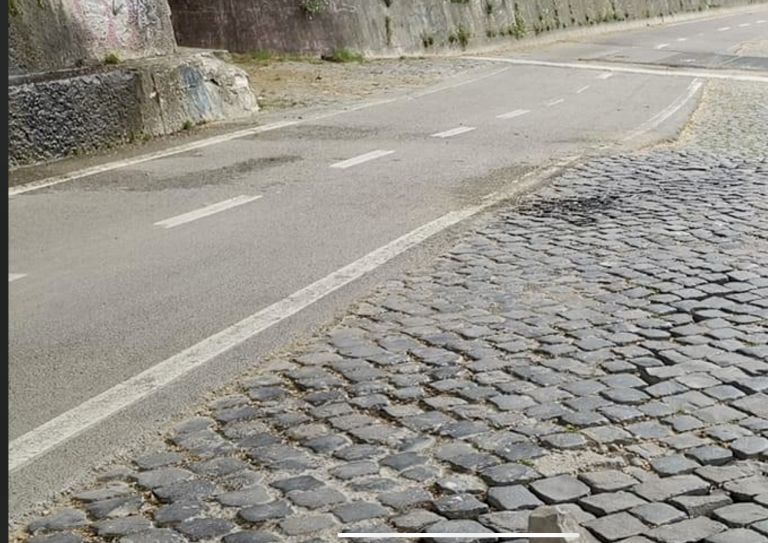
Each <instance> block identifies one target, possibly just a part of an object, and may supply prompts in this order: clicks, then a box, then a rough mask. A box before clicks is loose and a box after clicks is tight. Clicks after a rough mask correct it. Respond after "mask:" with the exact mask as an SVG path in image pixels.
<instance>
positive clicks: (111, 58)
mask: <svg viewBox="0 0 768 543" xmlns="http://www.w3.org/2000/svg"><path fill="white" fill-rule="evenodd" d="M122 62H123V60H122V59H121V58H120V57H119V56H117V54H115V53H109V54H108V55H107V56H106V57H104V64H110V65H115V64H120V63H122Z"/></svg>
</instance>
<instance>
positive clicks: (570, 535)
mask: <svg viewBox="0 0 768 543" xmlns="http://www.w3.org/2000/svg"><path fill="white" fill-rule="evenodd" d="M337 535H338V537H339V538H341V539H424V538H430V539H511V538H514V539H549V538H560V539H579V537H580V535H579V534H577V533H574V532H547V533H537V534H534V533H526V532H520V533H516V532H500V533H490V534H489V533H486V532H479V533H473V532H467V533H457V534H443V533H405V532H392V533H377V532H371V533H364V532H360V533H340V534H337Z"/></svg>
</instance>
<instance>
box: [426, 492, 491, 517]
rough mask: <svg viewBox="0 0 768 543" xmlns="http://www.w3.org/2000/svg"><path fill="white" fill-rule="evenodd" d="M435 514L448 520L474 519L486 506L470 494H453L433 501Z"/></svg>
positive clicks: (486, 509) (485, 510)
mask: <svg viewBox="0 0 768 543" xmlns="http://www.w3.org/2000/svg"><path fill="white" fill-rule="evenodd" d="M434 508H435V512H436V513H437V514H439V515H441V516H443V517H445V518H448V519H476V518H477V517H479V516H480V515H482V514H484V513H487V512H488V505H487V504H485V503H483V502H481V501H480V500H478V499H477V498H476V497H474V496H473V495H471V494H454V495H451V496H444V497H442V498H440V499H438V500H435V501H434Z"/></svg>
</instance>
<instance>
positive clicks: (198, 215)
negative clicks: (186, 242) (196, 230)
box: [155, 195, 261, 228]
mask: <svg viewBox="0 0 768 543" xmlns="http://www.w3.org/2000/svg"><path fill="white" fill-rule="evenodd" d="M259 198H261V195H259V196H244V195H241V196H235V197H234V198H230V199H229V200H224V201H223V202H218V203H216V204H211V205H209V206H206V207H201V208H200V209H196V210H194V211H190V212H189V213H183V214H181V215H176V216H175V217H171V218H170V219H165V220H162V221H158V222H156V223H155V226H162V227H163V228H174V227H176V226H180V225H182V224H186V223H188V222H192V221H196V220H197V219H202V218H203V217H208V216H210V215H215V214H216V213H221V212H222V211H226V210H227V209H232V208H233V207H237V206H241V205H243V204H247V203H249V202H253V201H254V200H258V199H259Z"/></svg>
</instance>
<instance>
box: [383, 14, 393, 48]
mask: <svg viewBox="0 0 768 543" xmlns="http://www.w3.org/2000/svg"><path fill="white" fill-rule="evenodd" d="M384 31H385V33H386V35H387V46H388V47H391V46H392V18H391V17H390V16H389V15H387V16H386V17H384Z"/></svg>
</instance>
